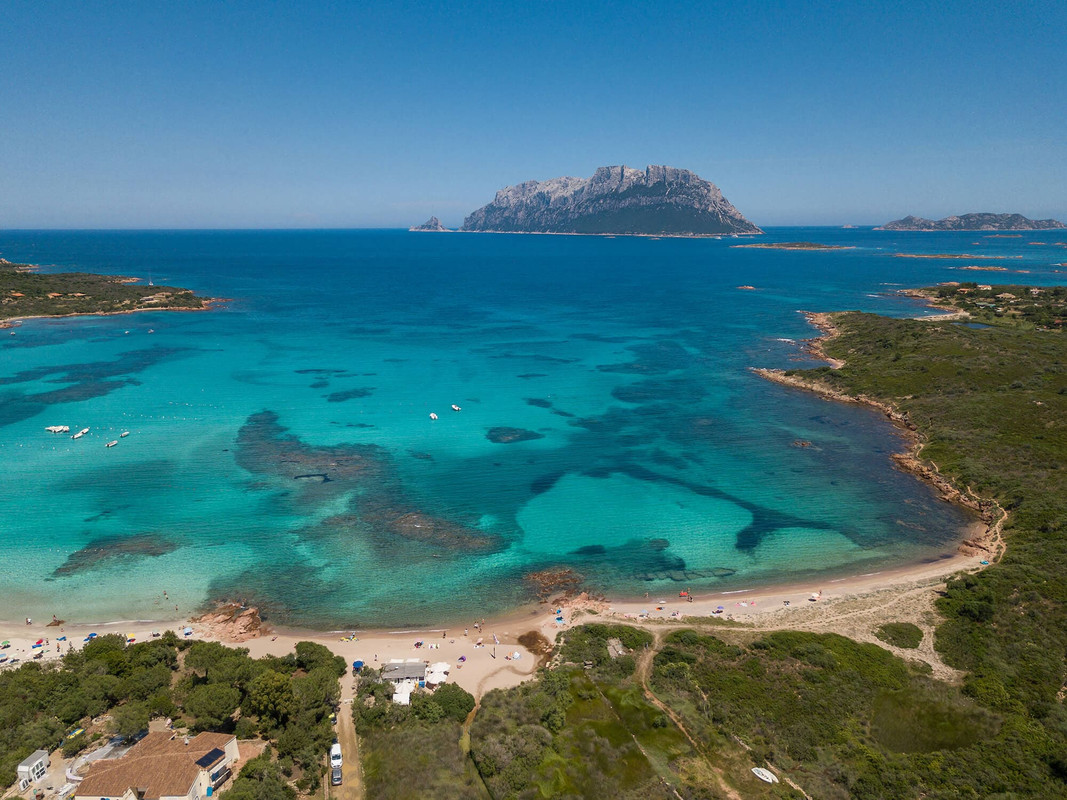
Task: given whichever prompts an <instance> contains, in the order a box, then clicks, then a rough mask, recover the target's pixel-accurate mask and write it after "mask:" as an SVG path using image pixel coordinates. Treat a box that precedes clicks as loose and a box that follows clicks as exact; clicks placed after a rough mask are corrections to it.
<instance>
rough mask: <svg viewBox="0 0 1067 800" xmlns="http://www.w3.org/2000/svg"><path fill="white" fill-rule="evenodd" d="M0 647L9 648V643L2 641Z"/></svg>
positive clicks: (5, 640)
mask: <svg viewBox="0 0 1067 800" xmlns="http://www.w3.org/2000/svg"><path fill="white" fill-rule="evenodd" d="M0 647H11V642H9V641H8V640H7V639H4V641H2V642H0Z"/></svg>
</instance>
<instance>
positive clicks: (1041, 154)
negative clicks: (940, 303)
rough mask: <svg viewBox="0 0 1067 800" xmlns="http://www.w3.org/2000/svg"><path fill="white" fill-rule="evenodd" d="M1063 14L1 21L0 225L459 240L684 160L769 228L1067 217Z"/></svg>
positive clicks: (508, 9) (321, 10)
mask: <svg viewBox="0 0 1067 800" xmlns="http://www.w3.org/2000/svg"><path fill="white" fill-rule="evenodd" d="M1065 31H1067V3H1064V2H1062V0H1059V1H1058V2H1021V1H1020V2H1008V3H1005V2H983V0H973V1H972V2H951V1H949V0H946V1H943V2H925V1H924V0H913V1H912V2H908V3H879V2H863V3H855V2H841V3H819V2H777V3H774V2H761V3H742V2H732V3H721V2H648V3H638V2H624V1H623V0H619V1H618V2H588V3H585V2H580V0H570V2H556V1H555V0H542V2H531V3H525V2H495V3H479V2H462V3H460V2H456V3H448V2H423V3H378V4H375V3H370V2H351V3H328V2H317V3H310V2H308V3H295V2H288V3H287V2H275V3H268V2H254V3H253V2H249V3H245V2H236V1H231V2H226V3H216V2H193V1H191V0H186V1H183V2H170V3H152V2H132V3H123V2H117V1H116V2H77V3H74V2H57V3H50V2H42V1H41V0H37V1H36V2H17V1H15V0H5V2H3V3H2V4H0V53H3V57H2V61H0V115H2V116H0V119H2V122H0V227H3V228H20V227H21V228H34V227H45V228H47V227H66V228H72V227H73V228H78V227H105V228H106V227H214V228H227V227H398V226H407V225H409V224H413V223H418V222H422V221H423V220H425V219H426V218H427V217H428V216H429V215H430V214H436V215H437V216H439V217H440V218H441V219H442V220H443V221H444V222H445V223H446V224H458V223H459V222H460V221H461V220H462V218H463V216H464V215H465V214H466V213H468V212H470V211H471V210H473V209H475V208H477V207H478V206H480V205H483V204H484V203H486V202H488V201H489V200H490V199H492V196H493V194H494V192H495V191H496V190H497V189H499V188H501V187H503V186H505V185H507V184H511V183H517V182H519V181H522V180H528V179H532V178H537V179H543V178H550V177H554V176H557V175H578V176H587V175H590V174H592V172H593V170H594V169H595V168H596V167H597V166H600V165H605V164H620V163H625V164H628V165H630V166H636V167H644V166H645V165H646V164H650V163H654V164H670V165H673V166H679V167H686V168H689V169H692V170H693V171H695V172H697V173H698V174H700V175H701V176H702V177H704V178H706V179H708V180H711V181H713V182H715V183H716V184H718V185H719V187H720V188H721V189H722V190H723V192H724V194H725V195H726V197H727V198H728V199H729V200H730V201H731V202H733V203H734V205H736V206H737V207H738V208H739V209H740V210H741V212H742V213H743V214H745V215H746V216H748V217H749V218H750V219H752V220H753V221H754V222H756V223H758V224H760V225H790V224H845V223H853V224H866V223H872V224H873V223H879V222H884V221H886V220H888V219H892V218H896V217H900V216H903V215H905V214H909V213H914V214H919V215H922V216H929V217H941V216H945V215H948V214H952V213H965V212H968V211H1017V212H1020V213H1023V214H1026V215H1028V216H1033V217H1048V216H1054V217H1057V218H1060V219H1064V220H1067V191H1065V187H1067V128H1065V120H1067V49H1065V48H1064V41H1067V35H1065V33H1064V32H1065Z"/></svg>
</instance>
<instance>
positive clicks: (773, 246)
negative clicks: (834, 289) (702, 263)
mask: <svg viewBox="0 0 1067 800" xmlns="http://www.w3.org/2000/svg"><path fill="white" fill-rule="evenodd" d="M730 246H731V247H742V248H744V247H752V248H755V249H757V250H855V249H856V248H854V247H849V246H847V245H843V244H820V243H818V242H756V243H755V244H734V245H730Z"/></svg>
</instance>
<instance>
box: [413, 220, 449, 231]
mask: <svg viewBox="0 0 1067 800" xmlns="http://www.w3.org/2000/svg"><path fill="white" fill-rule="evenodd" d="M408 230H409V231H418V232H424V231H429V232H430V233H448V232H449V229H448V228H446V227H445V226H444V225H442V224H441V220H439V219H438V218H437V217H430V218H429V219H428V220H426V221H425V222H424V223H422V224H421V225H412V226H411V227H410V228H408Z"/></svg>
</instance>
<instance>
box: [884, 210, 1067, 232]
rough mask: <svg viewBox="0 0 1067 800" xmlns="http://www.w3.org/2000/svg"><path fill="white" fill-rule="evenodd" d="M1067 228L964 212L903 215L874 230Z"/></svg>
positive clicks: (1047, 222) (1041, 221)
mask: <svg viewBox="0 0 1067 800" xmlns="http://www.w3.org/2000/svg"><path fill="white" fill-rule="evenodd" d="M1054 228H1067V225H1064V224H1063V223H1062V222H1060V221H1059V220H1055V219H1027V218H1026V217H1024V216H1023V215H1022V214H987V213H982V214H964V215H963V216H962V217H945V218H944V219H938V220H933V219H923V218H922V217H912V216H908V217H904V219H896V220H893V221H892V222H887V223H886V224H885V225H882V226H880V227H878V228H875V230H876V231H1045V230H1051V229H1054Z"/></svg>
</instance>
